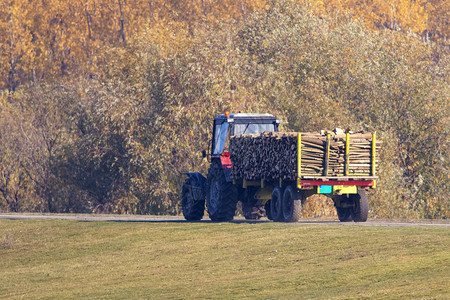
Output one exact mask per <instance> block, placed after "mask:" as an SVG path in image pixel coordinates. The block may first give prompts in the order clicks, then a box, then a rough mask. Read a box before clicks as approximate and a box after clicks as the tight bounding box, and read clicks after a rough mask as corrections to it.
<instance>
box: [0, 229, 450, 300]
mask: <svg viewBox="0 0 450 300" xmlns="http://www.w3.org/2000/svg"><path fill="white" fill-rule="evenodd" d="M449 246H450V231H449V229H448V228H444V227H397V228H392V227H369V226H328V225H300V226H297V225H292V224H283V223H258V224H246V223H243V224H234V223H233V224H231V223H159V222H129V223H127V222H77V221H70V220H22V221H19V220H0V258H1V259H0V270H1V271H0V297H1V298H7V299H18V298H21V299H22V298H25V299H37V298H46V299H48V298H50V299H51V298H55V299H61V298H107V299H110V298H122V299H123V298H156V299H161V298H162V299H166V298H169V299H185V298H189V299H192V298H214V299H223V298H239V299H242V298H243V299H245V298H269V299H285V298H295V299H299V298H321V299H348V298H358V299H374V298H377V299H380V298H389V299H390V298H399V299H400V298H427V299H428V298H437V299H445V298H446V299H448V298H450V292H449V288H448V287H449V282H450V252H449Z"/></svg>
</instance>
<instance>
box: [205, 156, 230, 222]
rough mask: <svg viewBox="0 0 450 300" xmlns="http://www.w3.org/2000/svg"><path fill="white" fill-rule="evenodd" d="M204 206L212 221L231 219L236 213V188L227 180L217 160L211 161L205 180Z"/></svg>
mask: <svg viewBox="0 0 450 300" xmlns="http://www.w3.org/2000/svg"><path fill="white" fill-rule="evenodd" d="M206 191H207V193H206V208H207V211H208V214H209V217H210V218H211V220H212V221H215V222H220V221H231V220H233V217H234V214H235V213H236V204H237V189H236V186H235V185H234V184H233V183H232V182H227V180H226V178H225V172H224V171H223V169H222V165H221V164H220V163H219V162H215V163H212V164H211V166H210V167H209V170H208V177H207V182H206Z"/></svg>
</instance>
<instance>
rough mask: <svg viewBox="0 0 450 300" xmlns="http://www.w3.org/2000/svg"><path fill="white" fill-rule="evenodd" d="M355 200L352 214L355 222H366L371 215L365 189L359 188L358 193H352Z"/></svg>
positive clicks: (353, 200) (351, 197) (351, 196)
mask: <svg viewBox="0 0 450 300" xmlns="http://www.w3.org/2000/svg"><path fill="white" fill-rule="evenodd" d="M350 199H351V200H352V202H353V208H351V210H350V215H351V216H352V218H353V221H355V222H366V221H367V216H368V215H369V201H368V198H367V193H366V191H365V190H358V194H352V195H350Z"/></svg>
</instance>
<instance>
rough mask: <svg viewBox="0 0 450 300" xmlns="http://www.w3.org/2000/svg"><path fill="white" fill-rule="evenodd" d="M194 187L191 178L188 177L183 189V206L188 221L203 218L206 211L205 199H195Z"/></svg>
mask: <svg viewBox="0 0 450 300" xmlns="http://www.w3.org/2000/svg"><path fill="white" fill-rule="evenodd" d="M195 188H197V189H201V187H194V186H192V184H191V180H190V179H186V181H185V182H184V183H183V187H182V189H181V208H182V210H183V215H184V218H185V219H186V220H188V221H198V220H201V219H202V217H203V214H204V212H205V199H204V198H203V199H195V193H194V189H195Z"/></svg>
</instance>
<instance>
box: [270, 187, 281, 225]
mask: <svg viewBox="0 0 450 300" xmlns="http://www.w3.org/2000/svg"><path fill="white" fill-rule="evenodd" d="M270 214H271V215H272V218H273V220H274V221H275V222H281V221H283V188H280V187H278V186H277V187H275V188H274V189H273V192H272V199H271V200H270Z"/></svg>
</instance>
